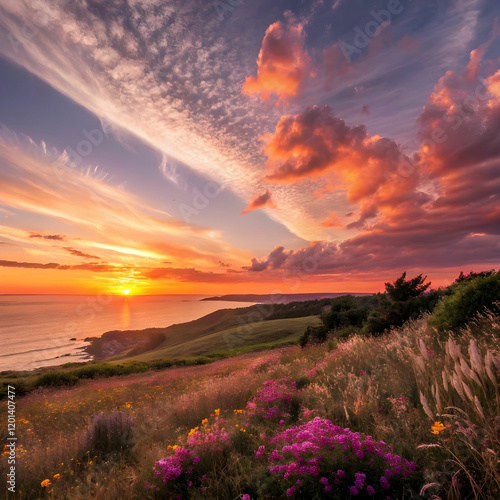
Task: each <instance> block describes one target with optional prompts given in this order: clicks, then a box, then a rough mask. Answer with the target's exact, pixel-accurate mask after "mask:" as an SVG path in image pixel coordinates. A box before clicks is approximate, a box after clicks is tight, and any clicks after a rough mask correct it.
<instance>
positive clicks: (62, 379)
mask: <svg viewBox="0 0 500 500" xmlns="http://www.w3.org/2000/svg"><path fill="white" fill-rule="evenodd" d="M77 382H78V377H76V376H75V375H74V374H73V373H69V372H62V371H51V372H47V373H44V374H43V375H40V376H39V377H38V378H37V379H36V381H35V384H34V385H35V387H60V386H65V385H75V384H76V383H77Z"/></svg>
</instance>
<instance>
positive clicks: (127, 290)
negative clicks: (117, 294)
mask: <svg viewBox="0 0 500 500" xmlns="http://www.w3.org/2000/svg"><path fill="white" fill-rule="evenodd" d="M122 293H124V294H125V295H128V294H129V293H130V290H129V289H128V288H125V290H122Z"/></svg>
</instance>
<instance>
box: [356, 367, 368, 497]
mask: <svg viewBox="0 0 500 500" xmlns="http://www.w3.org/2000/svg"><path fill="white" fill-rule="evenodd" d="M359 374H360V375H366V370H361V371H360V372H359ZM356 495H357V493H356Z"/></svg>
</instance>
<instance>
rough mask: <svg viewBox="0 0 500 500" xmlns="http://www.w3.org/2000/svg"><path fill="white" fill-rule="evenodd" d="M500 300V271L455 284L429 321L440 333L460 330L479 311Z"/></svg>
mask: <svg viewBox="0 0 500 500" xmlns="http://www.w3.org/2000/svg"><path fill="white" fill-rule="evenodd" d="M498 301H500V272H497V273H495V274H491V275H489V276H486V277H482V276H479V277H477V278H474V279H472V280H468V279H463V280H461V281H460V283H459V284H458V285H454V287H453V293H452V294H451V295H448V296H446V297H443V298H442V299H441V301H440V302H439V304H438V305H437V307H436V309H435V311H434V314H433V315H432V317H431V318H430V320H429V322H430V324H431V325H432V326H434V327H435V328H436V329H437V330H438V332H439V333H441V334H443V333H444V332H446V331H447V330H458V329H459V328H460V327H463V326H465V325H466V324H467V323H468V322H469V321H470V320H471V319H473V318H474V317H475V316H476V315H477V314H478V313H480V312H483V311H484V310H485V309H491V308H493V307H494V304H495V302H498Z"/></svg>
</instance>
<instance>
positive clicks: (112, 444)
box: [86, 411, 134, 456]
mask: <svg viewBox="0 0 500 500" xmlns="http://www.w3.org/2000/svg"><path fill="white" fill-rule="evenodd" d="M133 438H134V426H133V422H132V419H131V418H130V416H129V415H127V414H125V413H123V412H121V411H114V412H113V413H110V414H109V415H104V414H102V413H100V414H98V415H96V416H95V417H94V419H93V420H92V423H91V424H90V426H89V428H88V430H87V434H86V447H87V450H88V451H92V452H94V453H98V454H100V455H103V456H105V455H109V454H111V453H114V452H124V451H126V450H128V449H130V448H131V447H132V445H133V442H134V440H133Z"/></svg>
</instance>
